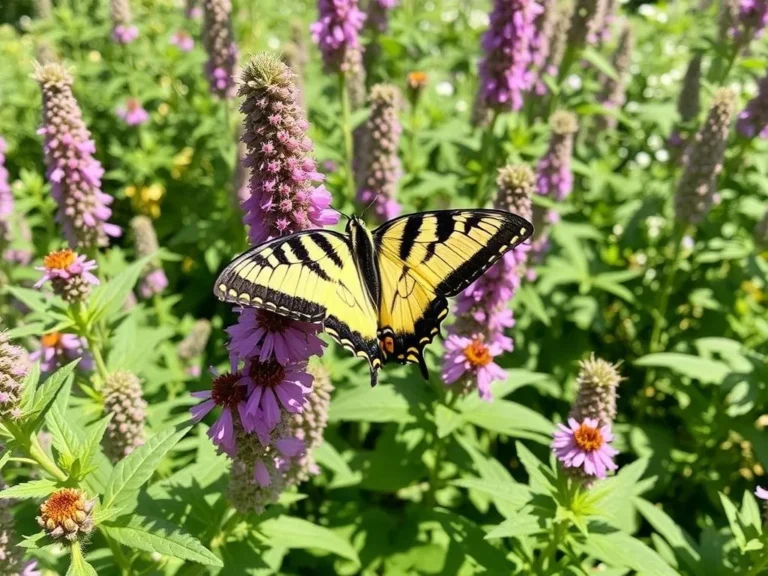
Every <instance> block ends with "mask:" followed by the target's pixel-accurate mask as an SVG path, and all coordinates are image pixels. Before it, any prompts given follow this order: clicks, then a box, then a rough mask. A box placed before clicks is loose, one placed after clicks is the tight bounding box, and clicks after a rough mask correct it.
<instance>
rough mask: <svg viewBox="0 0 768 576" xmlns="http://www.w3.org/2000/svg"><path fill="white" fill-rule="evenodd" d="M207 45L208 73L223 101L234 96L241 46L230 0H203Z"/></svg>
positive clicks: (204, 33) (212, 90)
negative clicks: (238, 44) (238, 41)
mask: <svg viewBox="0 0 768 576" xmlns="http://www.w3.org/2000/svg"><path fill="white" fill-rule="evenodd" d="M203 45H204V46H205V50H206V52H208V60H207V61H206V62H205V69H204V70H205V75H206V77H207V78H208V82H209V84H210V87H211V92H213V93H214V94H216V95H217V96H219V97H220V98H232V97H234V95H235V92H236V89H237V88H236V86H235V79H234V75H235V65H236V64H237V44H236V43H235V35H234V32H233V31H232V3H231V2H230V0H203Z"/></svg>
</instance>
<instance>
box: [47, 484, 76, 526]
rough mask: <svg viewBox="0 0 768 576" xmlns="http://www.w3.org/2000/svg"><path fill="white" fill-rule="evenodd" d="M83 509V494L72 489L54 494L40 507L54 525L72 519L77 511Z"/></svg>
mask: <svg viewBox="0 0 768 576" xmlns="http://www.w3.org/2000/svg"><path fill="white" fill-rule="evenodd" d="M83 508H85V501H84V499H83V493H82V492H81V491H80V490H74V489H72V488H63V489H61V490H57V491H56V492H54V493H53V494H52V495H51V497H50V498H48V500H46V501H45V503H44V504H43V505H42V507H41V511H42V512H43V514H45V516H46V517H47V518H49V519H51V520H53V521H54V522H55V523H56V524H63V523H64V521H65V520H69V519H74V518H75V517H76V514H77V512H78V511H79V510H83Z"/></svg>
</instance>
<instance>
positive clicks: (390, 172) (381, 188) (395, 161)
mask: <svg viewBox="0 0 768 576" xmlns="http://www.w3.org/2000/svg"><path fill="white" fill-rule="evenodd" d="M400 105H401V95H400V91H399V90H398V89H397V88H395V87H394V86H392V85H389V84H377V85H376V86H374V87H373V88H371V95H370V107H371V114H370V116H369V117H368V121H367V123H366V126H365V132H364V137H365V139H366V140H365V151H364V154H363V156H362V164H363V166H362V175H361V179H360V187H359V188H358V191H357V199H358V202H359V203H360V204H361V205H362V206H367V205H368V204H370V203H371V202H374V211H375V213H376V216H377V217H378V219H379V221H381V222H386V221H387V220H391V219H392V218H394V217H396V216H398V215H399V214H400V205H399V204H398V203H397V200H396V197H397V183H398V180H399V179H400V176H401V175H402V168H401V166H400V159H399V158H398V156H397V149H398V144H399V142H400V133H401V132H402V128H401V126H400V122H399V121H398V119H397V113H398V108H399V107H400Z"/></svg>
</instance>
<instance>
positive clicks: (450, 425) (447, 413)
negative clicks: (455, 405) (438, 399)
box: [435, 404, 464, 438]
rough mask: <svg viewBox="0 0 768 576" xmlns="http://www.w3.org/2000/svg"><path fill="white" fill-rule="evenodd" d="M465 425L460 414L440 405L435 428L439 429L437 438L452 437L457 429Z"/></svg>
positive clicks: (436, 411) (437, 409)
mask: <svg viewBox="0 0 768 576" xmlns="http://www.w3.org/2000/svg"><path fill="white" fill-rule="evenodd" d="M462 424H464V418H462V416H461V414H459V413H458V412H454V411H453V410H451V409H450V408H448V407H447V406H444V405H443V404H438V405H437V408H435V426H436V427H437V437H438V438H445V437H446V436H450V435H451V434H452V433H453V431H454V430H456V428H458V427H459V426H461V425H462Z"/></svg>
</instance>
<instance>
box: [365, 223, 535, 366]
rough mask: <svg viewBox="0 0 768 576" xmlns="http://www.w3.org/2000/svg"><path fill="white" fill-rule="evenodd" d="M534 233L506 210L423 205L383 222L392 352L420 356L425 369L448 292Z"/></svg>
mask: <svg viewBox="0 0 768 576" xmlns="http://www.w3.org/2000/svg"><path fill="white" fill-rule="evenodd" d="M532 233H533V227H532V226H531V224H530V223H529V222H527V221H526V220H525V219H523V218H520V217H519V216H516V215H514V214H510V213H508V212H503V211H500V210H446V211H435V212H422V213H418V214H412V215H408V216H403V217H400V218H397V219H395V220H391V221H390V222H387V223H386V224H384V225H382V226H381V227H379V228H377V229H376V230H375V231H374V233H373V235H374V241H375V243H376V248H377V254H378V259H379V268H380V271H381V284H382V290H381V299H380V302H379V342H380V347H381V349H382V353H383V356H384V358H385V359H386V360H388V361H397V362H401V363H405V362H414V363H418V364H419V366H420V367H421V369H422V372H425V371H426V367H425V364H424V359H423V355H422V353H423V349H424V346H426V345H427V344H429V343H430V342H431V341H432V340H433V338H434V337H435V335H437V334H438V332H439V329H440V324H441V322H442V321H443V320H444V319H445V317H446V316H447V315H448V305H447V300H446V298H449V297H451V296H455V295H456V294H458V293H459V292H461V291H462V290H464V289H465V288H467V286H469V285H470V284H472V282H474V281H475V280H477V278H479V277H480V276H481V275H482V274H483V273H484V272H485V271H486V270H487V269H488V268H489V267H490V266H492V265H493V264H494V263H495V262H496V261H498V260H499V259H500V258H501V257H502V256H503V255H504V254H505V253H506V252H507V251H508V250H510V249H511V248H513V247H515V246H517V245H518V244H520V243H521V242H523V241H524V240H526V239H527V238H529V237H530V236H531V234H532Z"/></svg>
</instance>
